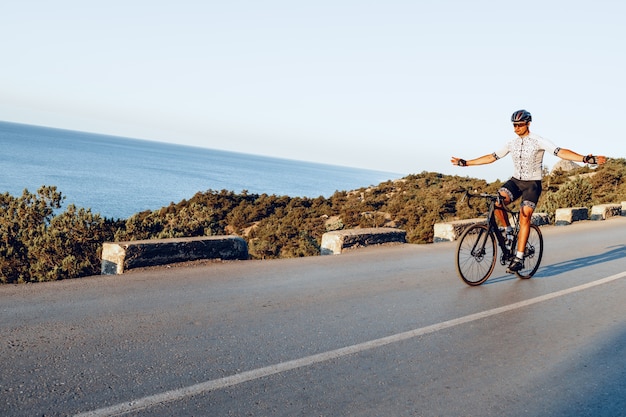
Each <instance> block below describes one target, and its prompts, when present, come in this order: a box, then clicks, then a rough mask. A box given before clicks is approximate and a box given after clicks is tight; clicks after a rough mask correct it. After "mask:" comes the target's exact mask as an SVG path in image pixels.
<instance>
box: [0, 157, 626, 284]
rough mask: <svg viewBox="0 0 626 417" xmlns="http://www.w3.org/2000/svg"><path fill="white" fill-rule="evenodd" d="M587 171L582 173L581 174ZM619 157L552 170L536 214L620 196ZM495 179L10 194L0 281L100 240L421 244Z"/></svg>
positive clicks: (296, 253)
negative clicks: (306, 192)
mask: <svg viewBox="0 0 626 417" xmlns="http://www.w3.org/2000/svg"><path fill="white" fill-rule="evenodd" d="M587 173H593V175H592V176H585V175H583V174H587ZM625 179H626V161H625V160H624V159H612V160H609V161H608V162H607V163H606V164H605V165H603V166H601V167H599V168H597V169H596V170H595V171H591V170H589V168H586V167H583V168H580V170H577V171H575V172H568V173H567V174H566V173H563V172H562V171H558V172H555V173H553V174H552V175H550V176H548V177H546V178H545V181H544V192H543V194H542V197H541V199H540V201H539V204H538V207H537V211H546V212H548V213H549V214H550V213H551V214H552V215H553V214H554V211H555V209H556V208H559V207H572V206H583V207H591V206H592V205H594V204H599V203H607V202H619V201H622V200H626V180H625ZM501 185H502V183H501V182H500V181H496V182H494V183H491V184H488V183H487V182H486V181H484V180H478V179H473V178H469V177H460V176H446V175H442V174H438V173H431V172H422V173H421V174H415V175H409V176H407V177H404V178H402V179H398V180H395V181H386V182H384V183H381V184H379V185H377V186H370V187H363V188H360V189H358V190H352V191H337V192H335V194H333V195H332V196H331V197H330V198H324V197H318V198H313V199H312V198H306V197H287V196H276V195H267V194H250V193H248V192H247V191H245V190H244V191H242V192H241V193H239V194H237V193H234V192H232V191H226V190H221V191H214V190H208V191H206V192H199V193H197V194H196V195H194V196H193V197H192V198H191V199H189V200H183V201H181V202H179V203H177V204H170V205H169V206H167V207H163V208H161V209H158V210H155V211H144V212H140V213H137V214H135V215H133V216H131V217H130V218H128V219H125V220H124V219H118V220H114V219H107V218H102V217H101V216H100V215H99V214H94V213H92V212H91V210H89V209H84V208H77V207H75V206H73V205H70V206H68V207H67V208H66V209H65V210H63V211H61V208H62V203H63V201H64V197H63V196H62V194H61V193H60V192H59V191H57V189H56V187H54V186H43V187H41V188H40V189H39V190H37V192H36V193H35V194H32V193H30V192H28V190H24V192H23V194H22V195H21V196H19V197H14V196H11V195H9V194H8V193H6V194H3V195H0V282H2V283H21V282H33V281H49V280H58V279H65V278H77V277H81V276H87V275H94V274H99V273H100V256H101V250H102V243H104V242H107V241H125V240H139V239H158V238H167V237H182V236H212V235H223V234H237V235H239V236H242V237H244V238H245V239H246V240H247V242H248V247H249V252H250V255H251V257H253V258H256V259H269V258H282V257H301V256H312V255H318V254H319V253H320V243H321V238H322V235H323V234H324V233H325V232H326V231H328V230H337V229H341V228H348V229H349V228H356V227H382V226H389V227H398V228H401V229H404V230H406V232H407V241H408V242H410V243H430V242H432V240H433V225H434V224H435V223H437V222H441V221H448V220H454V219H461V218H470V217H476V216H478V215H480V213H481V211H484V208H481V207H476V208H474V209H470V208H469V207H468V206H467V204H465V202H462V201H460V200H459V199H460V196H461V194H457V193H455V191H457V190H459V189H471V190H475V191H483V192H490V193H495V192H496V191H497V190H498V188H500V187H501Z"/></svg>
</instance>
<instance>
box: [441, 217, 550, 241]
mask: <svg viewBox="0 0 626 417" xmlns="http://www.w3.org/2000/svg"><path fill="white" fill-rule="evenodd" d="M531 221H532V223H533V224H536V225H539V226H541V225H544V224H548V223H549V222H550V221H549V217H548V214H547V213H533V217H532V219H531ZM473 224H487V218H485V217H478V218H475V219H466V220H453V221H449V222H443V223H435V225H434V230H433V235H434V236H433V243H439V242H452V241H455V240H457V239H458V238H459V237H460V236H461V234H463V231H465V229H466V228H467V227H469V226H471V225H473Z"/></svg>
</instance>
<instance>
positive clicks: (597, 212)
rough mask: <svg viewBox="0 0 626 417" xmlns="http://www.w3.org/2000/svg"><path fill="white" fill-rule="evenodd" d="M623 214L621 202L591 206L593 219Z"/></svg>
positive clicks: (603, 218)
mask: <svg viewBox="0 0 626 417" xmlns="http://www.w3.org/2000/svg"><path fill="white" fill-rule="evenodd" d="M621 215H622V205H621V204H598V205H595V206H593V207H591V220H606V219H608V218H609V217H614V216H621Z"/></svg>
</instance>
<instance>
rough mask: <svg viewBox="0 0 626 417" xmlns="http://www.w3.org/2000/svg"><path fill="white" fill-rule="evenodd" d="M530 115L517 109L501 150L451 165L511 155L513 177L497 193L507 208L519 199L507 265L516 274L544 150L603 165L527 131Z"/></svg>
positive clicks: (500, 214)
mask: <svg viewBox="0 0 626 417" xmlns="http://www.w3.org/2000/svg"><path fill="white" fill-rule="evenodd" d="M531 121H532V116H531V114H530V113H529V112H528V111H526V110H517V111H516V112H515V113H513V115H512V116H511V122H513V130H514V131H515V134H516V135H517V136H516V137H515V138H514V139H512V140H511V141H509V142H508V143H507V144H506V145H505V146H504V147H503V148H502V149H500V150H499V151H497V152H494V153H490V154H487V155H484V156H481V157H478V158H476V159H470V160H467V161H466V160H465V159H462V158H457V157H454V156H453V157H452V159H451V160H450V161H451V162H452V164H453V165H458V166H461V167H466V166H470V165H484V164H490V163H492V162H495V161H497V160H498V159H500V158H503V157H504V156H506V155H508V154H509V153H510V154H511V156H512V158H513V168H514V170H513V176H512V177H511V179H509V180H508V181H507V182H506V183H504V185H503V186H502V188H500V190H499V193H500V195H501V196H502V197H503V201H504V204H506V205H508V204H510V203H511V202H512V201H514V200H517V199H518V198H520V197H522V202H521V204H520V230H519V234H518V241H517V254H516V256H515V258H514V259H513V260H512V261H511V263H510V265H509V269H508V270H509V271H510V272H515V271H519V270H521V269H522V268H523V267H524V249H525V248H526V242H527V241H528V235H529V233H530V221H531V217H532V214H533V211H534V210H535V206H536V205H537V201H539V196H540V195H541V177H542V174H543V154H544V152H545V151H548V152H552V153H553V154H554V155H556V156H558V157H559V158H561V159H565V160H568V161H574V162H583V163H586V164H603V163H605V162H606V157H604V156H594V155H591V154H590V155H586V156H583V155H580V154H578V153H576V152H574V151H571V150H569V149H565V148H559V147H557V146H556V145H554V144H553V143H552V142H550V141H549V140H546V139H544V138H542V137H541V136H539V135H536V134H534V133H531V132H530V122H531ZM495 214H496V216H497V218H498V220H499V221H500V224H504V225H506V227H507V229H508V230H510V229H511V225H510V223H509V219H508V216H506V213H505V212H504V210H496V211H495Z"/></svg>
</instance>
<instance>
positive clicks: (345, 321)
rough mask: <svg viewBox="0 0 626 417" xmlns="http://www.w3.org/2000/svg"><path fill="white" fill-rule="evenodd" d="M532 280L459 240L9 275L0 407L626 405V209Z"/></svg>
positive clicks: (523, 411) (557, 231) (334, 409)
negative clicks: (472, 278)
mask: <svg viewBox="0 0 626 417" xmlns="http://www.w3.org/2000/svg"><path fill="white" fill-rule="evenodd" d="M542 230H543V233H544V239H545V253H544V259H543V262H542V267H541V269H540V270H539V272H538V274H537V275H536V277H534V278H533V279H530V280H519V279H517V278H515V277H513V276H512V275H507V274H506V273H505V272H504V267H501V266H498V267H497V268H496V270H495V271H494V274H493V276H492V278H491V279H490V280H489V281H487V283H485V284H484V285H482V286H480V287H475V288H472V287H468V286H466V285H465V284H463V283H462V281H461V280H460V279H459V278H458V277H457V276H456V271H455V268H454V250H455V243H439V244H434V245H397V246H388V247H377V248H365V249H361V250H357V251H353V252H350V253H345V254H342V255H337V256H324V257H310V258H301V259H289V260H276V261H239V262H225V263H206V264H203V265H199V266H193V267H172V268H165V267H161V268H153V269H145V270H141V271H131V272H129V273H127V274H124V275H121V276H96V277H88V278H82V279H77V280H68V281H59V282H52V283H41V284H28V285H5V286H0V314H1V318H2V319H1V321H0V331H1V334H2V344H1V345H0V358H1V360H2V365H1V371H0V372H1V373H0V415H3V416H29V417H32V416H65V415H90V416H112V415H132V416H347V415H350V416H624V415H626V360H625V358H626V319H625V317H626V302H624V300H625V299H626V272H625V271H626V256H625V255H626V245H625V243H626V242H625V241H626V217H621V218H614V219H611V220H606V221H595V222H591V221H588V222H580V223H576V224H574V225H571V226H566V227H554V226H546V227H543V228H542Z"/></svg>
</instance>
